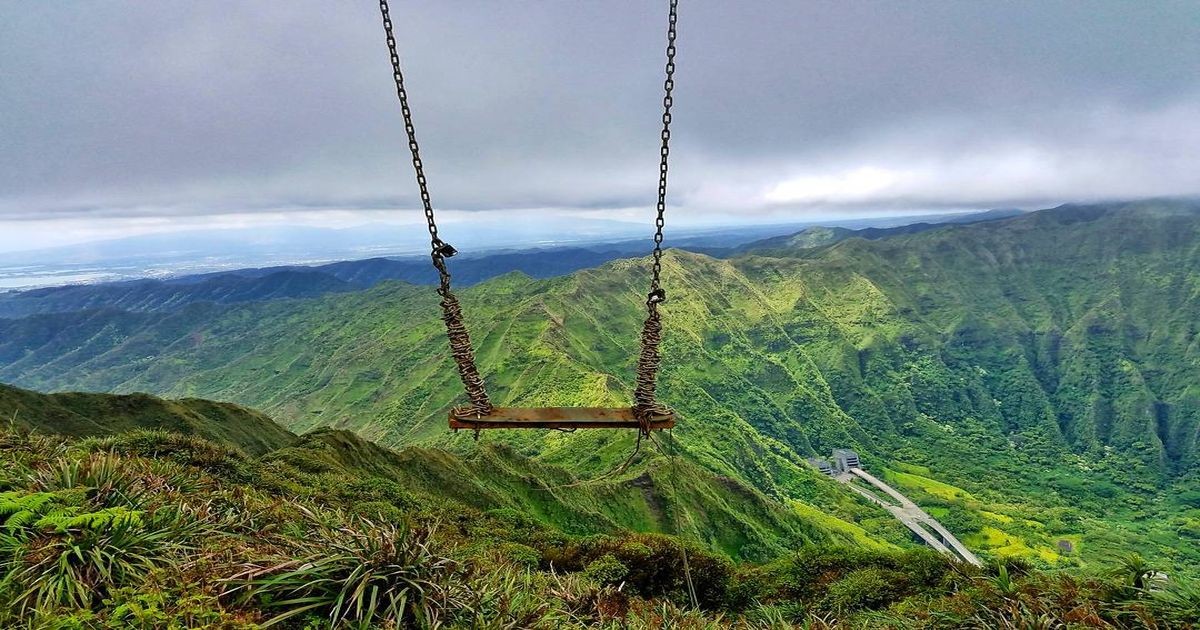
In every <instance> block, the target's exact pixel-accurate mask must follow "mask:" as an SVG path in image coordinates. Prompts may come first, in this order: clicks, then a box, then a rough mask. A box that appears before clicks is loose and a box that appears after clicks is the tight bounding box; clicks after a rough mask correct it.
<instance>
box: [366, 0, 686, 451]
mask: <svg viewBox="0 0 1200 630" xmlns="http://www.w3.org/2000/svg"><path fill="white" fill-rule="evenodd" d="M669 4H670V11H669V19H668V28H667V50H666V53H667V63H666V68H665V70H666V77H665V79H664V81H663V91H664V94H663V101H662V103H663V110H662V132H661V134H660V138H661V139H662V146H661V149H660V151H659V157H660V160H659V168H658V204H657V207H656V211H657V215H656V217H655V222H654V225H655V232H654V250H653V252H652V260H653V264H652V266H651V274H650V292H649V293H648V294H647V296H646V309H647V317H646V320H645V323H644V324H643V327H642V335H641V354H640V355H639V357H638V362H637V386H636V388H635V390H634V395H633V400H634V404H633V406H630V407H535V408H528V407H494V406H492V404H491V401H490V400H489V398H488V395H487V391H486V389H485V387H484V383H483V378H482V377H481V376H480V374H479V369H478V367H476V365H475V352H474V349H473V348H472V346H471V338H470V334H469V333H468V332H467V327H466V324H465V323H464V321H463V314H462V306H461V305H460V304H459V302H458V298H457V297H455V295H454V292H453V291H452V290H451V287H450V271H449V269H448V268H447V266H446V259H447V258H450V257H452V256H454V255H455V254H456V253H458V252H457V250H455V248H454V247H452V246H451V245H450V244H449V243H446V242H445V241H443V240H442V239H441V238H440V237H439V236H438V227H437V222H436V221H435V219H434V212H433V203H432V201H431V200H430V196H429V189H428V186H427V182H426V178H425V169H424V165H423V162H422V161H421V155H420V147H419V145H418V144H417V136H416V131H415V129H414V127H413V120H412V111H411V110H410V109H409V106H408V91H407V90H406V89H405V86H404V73H403V70H402V69H401V67H400V54H399V52H397V46H396V38H395V34H394V32H393V28H392V19H391V13H390V8H389V7H388V0H379V10H380V15H381V17H382V18H383V28H384V33H385V35H386V37H387V47H388V55H389V57H390V58H391V62H392V79H393V80H394V82H395V84H396V97H397V98H398V99H399V101H400V113H401V115H402V116H403V119H404V131H405V135H407V137H408V149H409V152H410V153H411V154H412V164H413V171H414V174H415V175H416V179H417V187H418V189H419V191H420V196H421V206H422V209H423V210H424V213H425V220H426V223H427V226H428V228H429V237H430V257H431V258H432V262H433V266H434V268H435V269H436V270H437V272H438V278H439V282H438V289H437V293H438V295H439V296H441V307H442V321H443V322H445V324H446V337H447V339H448V340H449V342H450V344H449V345H450V354H451V357H452V358H453V359H454V362H455V364H456V365H457V366H458V373H459V377H460V378H461V379H462V383H463V386H464V388H465V389H466V393H467V397H468V398H469V399H470V401H471V404H470V405H469V406H466V407H457V408H454V409H452V410H451V411H450V418H449V420H450V428H451V429H456V430H457V429H468V430H472V431H479V430H482V429H561V430H566V431H573V430H575V429H636V430H638V431H639V432H641V434H642V435H649V433H650V432H651V431H657V430H660V429H670V428H672V427H674V426H675V412H674V411H672V410H670V409H668V408H666V407H664V406H662V405H660V404H658V402H657V400H656V394H655V382H656V380H657V373H658V368H659V364H660V363H661V361H662V356H661V355H660V353H659V345H660V343H661V341H662V320H661V316H660V313H659V312H658V306H659V304H661V303H663V302H665V301H666V299H667V294H666V291H664V290H663V288H662V286H661V284H660V277H659V276H660V273H661V271H662V255H663V252H662V242H663V226H664V225H665V221H664V218H663V216H664V214H665V212H666V209H667V157H668V155H669V154H670V144H669V143H670V139H671V105H672V103H673V102H674V101H673V97H672V91H673V89H674V86H675V80H674V74H675V24H676V12H677V5H678V0H670V3H669Z"/></svg>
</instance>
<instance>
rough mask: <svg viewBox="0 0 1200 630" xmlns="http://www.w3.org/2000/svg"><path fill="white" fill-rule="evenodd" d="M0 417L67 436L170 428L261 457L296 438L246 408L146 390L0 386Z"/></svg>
mask: <svg viewBox="0 0 1200 630" xmlns="http://www.w3.org/2000/svg"><path fill="white" fill-rule="evenodd" d="M0 418H3V419H4V420H6V421H9V422H11V423H12V424H14V425H15V426H18V427H22V428H25V429H34V430H37V431H40V432H45V433H58V434H62V435H68V436H71V437H93V436H96V437H98V436H108V435H117V434H120V433H125V432H129V431H134V430H163V431H171V432H174V433H181V434H183V435H192V436H196V437H201V438H204V439H207V440H212V441H214V442H219V443H222V444H227V445H229V446H232V447H234V448H238V449H240V450H242V451H244V452H245V453H247V454H249V455H262V454H264V453H266V452H268V451H273V450H275V449H279V448H283V447H285V446H289V445H291V444H292V443H293V442H294V441H295V440H296V436H295V434H293V433H291V432H290V431H288V430H286V429H284V428H283V427H281V426H279V425H278V424H276V423H275V422H274V421H272V420H271V419H270V418H268V417H267V416H265V415H263V414H261V413H259V412H257V411H253V410H250V409H246V408H245V407H239V406H238V405H234V404H230V403H221V402H213V401H210V400H201V399H196V398H186V399H182V400H164V399H162V398H158V397H155V396H150V395H147V394H129V395H123V396H116V395H111V394H84V393H77V392H73V393H64V394H41V393H38V392H32V391H28V390H24V389H19V388H16V387H9V386H8V385H4V384H0Z"/></svg>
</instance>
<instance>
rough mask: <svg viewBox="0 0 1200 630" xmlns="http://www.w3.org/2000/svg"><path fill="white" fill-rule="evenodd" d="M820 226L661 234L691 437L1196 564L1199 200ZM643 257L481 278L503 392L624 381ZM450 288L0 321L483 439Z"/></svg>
mask: <svg viewBox="0 0 1200 630" xmlns="http://www.w3.org/2000/svg"><path fill="white" fill-rule="evenodd" d="M803 245H804V247H802V248H797V249H795V250H794V251H793V250H789V249H788V248H786V247H784V248H774V249H771V250H769V251H766V252H759V253H754V252H751V253H748V254H746V255H745V256H742V257H739V258H735V259H730V260H715V259H712V258H708V257H705V256H701V255H697V254H691V253H687V252H680V251H674V252H671V253H670V254H669V255H668V257H667V259H666V261H665V268H664V274H665V285H666V286H667V287H668V288H669V291H670V298H671V300H670V302H669V303H668V305H667V312H668V332H667V339H666V346H665V352H666V355H667V359H668V360H667V362H666V364H665V367H664V372H663V375H662V381H661V392H662V395H663V398H664V399H665V401H666V402H668V403H669V404H671V405H673V406H675V407H676V408H677V409H678V410H679V411H680V412H681V413H682V416H683V422H682V423H681V425H680V428H679V429H677V430H676V432H675V438H677V441H678V444H679V446H680V449H681V451H682V453H683V458H684V459H686V460H688V461H690V462H692V463H693V464H695V465H696V466H697V469H703V470H706V471H708V472H709V473H712V474H716V475H720V476H723V477H727V478H729V479H733V480H735V481H737V482H740V483H741V484H743V485H745V486H748V487H752V488H754V489H755V490H756V491H758V492H760V493H762V494H763V495H765V496H768V497H771V498H774V499H775V500H777V501H779V502H781V503H787V502H788V501H792V500H802V501H805V502H807V503H808V504H809V505H817V506H819V507H821V508H822V509H824V510H825V511H826V512H832V513H835V514H838V515H840V516H848V515H849V514H850V512H852V511H853V509H854V508H852V507H844V506H839V501H840V499H838V498H837V496H835V495H831V494H830V493H829V492H828V490H827V488H826V486H824V485H822V484H821V483H819V482H817V481H816V480H815V478H814V476H813V475H812V474H811V473H810V472H808V470H807V469H806V467H805V466H804V463H803V459H804V458H805V457H807V456H811V455H813V454H824V453H827V452H828V450H829V449H830V448H834V447H841V446H851V447H855V448H857V449H859V450H860V451H861V452H863V453H864V455H865V457H866V462H867V465H868V467H870V468H874V469H876V470H878V471H880V472H884V470H885V469H886V470H888V471H892V478H893V480H894V481H896V483H898V484H900V485H902V486H904V489H905V490H906V491H909V492H912V493H914V494H917V495H918V498H920V499H922V501H923V502H924V504H925V505H928V506H930V507H931V508H936V509H937V510H938V511H939V512H943V514H942V515H941V517H942V518H945V519H946V520H948V521H949V524H950V525H951V529H953V530H955V531H956V532H957V533H960V535H962V536H964V537H967V538H968V539H970V540H974V541H976V542H977V544H979V545H982V546H984V547H985V551H987V550H989V549H990V550H992V555H997V556H1004V555H1012V554H1015V555H1020V556H1024V557H1028V558H1036V559H1038V560H1039V561H1041V562H1047V563H1065V564H1077V563H1083V564H1089V563H1095V562H1098V561H1101V560H1103V559H1105V558H1107V557H1110V556H1111V555H1112V554H1113V553H1116V552H1118V551H1120V550H1124V549H1137V550H1140V551H1142V552H1143V553H1145V554H1146V555H1148V556H1149V557H1152V558H1154V559H1155V560H1156V561H1163V562H1166V563H1167V565H1168V567H1169V568H1171V569H1172V570H1174V571H1190V572H1195V571H1200V550H1198V548H1200V545H1196V544H1190V543H1189V544H1181V541H1194V540H1196V539H1197V537H1198V536H1200V511H1198V508H1200V500H1198V499H1197V492H1200V480H1198V479H1197V472H1196V467H1195V463H1196V461H1197V457H1198V454H1197V448H1198V446H1197V445H1198V442H1200V440H1198V437H1197V431H1198V430H1200V416H1198V414H1200V403H1198V401H1200V391H1198V390H1197V389H1196V388H1197V382H1200V378H1198V373H1197V370H1198V368H1197V365H1198V363H1197V362H1198V361H1200V358H1198V356H1200V336H1198V334H1197V326H1198V325H1200V322H1198V319H1197V317H1196V315H1195V313H1197V312H1200V290H1198V289H1197V287H1198V286H1200V215H1198V214H1197V209H1196V207H1195V206H1194V205H1189V204H1186V203H1174V202H1172V203H1166V202H1163V203H1150V204H1134V205H1113V206H1092V207H1070V206H1068V207H1063V208H1058V209H1054V210H1047V211H1043V212H1038V213H1033V214H1030V215H1026V216H1021V217H1016V218H1011V219H1003V220H997V221H992V222H987V223H981V224H976V225H967V226H950V227H945V228H940V229H935V230H929V231H925V232H922V233H919V234H909V235H900V236H894V237H890V238H884V239H879V240H871V241H868V240H863V239H858V238H849V239H845V240H839V241H837V242H834V243H832V244H830V245H826V246H817V247H812V246H811V245H812V244H811V243H807V242H805V243H803ZM644 284H645V262H644V261H638V260H624V261H615V262H612V263H609V264H607V265H604V266H602V267H599V268H596V269H592V270H586V271H581V272H577V273H575V274H572V275H570V276H567V277H563V278H557V279H552V280H545V281H536V280H532V279H530V278H527V277H524V276H520V275H509V276H504V277H501V278H496V279H493V280H491V281H489V282H485V283H483V284H481V285H478V286H475V287H472V288H470V289H467V290H464V291H463V292H462V299H463V302H464V305H465V308H466V311H467V314H468V318H469V323H470V324H471V326H472V333H473V336H474V339H475V341H476V346H477V348H478V353H479V357H480V363H481V366H482V368H483V371H484V374H485V377H486V379H487V381H488V383H489V387H490V388H491V390H492V392H493V396H494V399H495V400H496V401H497V402H498V403H501V404H513V405H520V404H533V405H537V404H542V405H554V404H583V405H608V404H620V403H623V402H626V401H627V400H628V398H627V395H628V394H627V392H629V391H630V390H631V389H632V380H633V379H632V372H633V358H634V357H635V355H636V344H637V330H638V327H639V326H640V323H641V321H640V319H641V310H640V308H639V305H640V300H641V295H642V293H643V291H644ZM436 313H437V307H436V304H435V296H433V295H431V294H430V292H429V291H427V290H425V289H420V288H415V287H411V286H408V285H402V284H389V285H383V286H380V287H377V288H375V289H373V290H370V291H366V292H361V293H351V294H345V295H339V296H336V297H333V298H327V299H318V300H310V301H298V302H291V303H286V304H284V303H277V304H260V305H252V306H245V307H238V308H228V307H226V308H218V307H209V306H204V305H196V306H194V307H190V308H189V309H184V310H182V311H180V312H177V313H173V314H171V315H169V316H167V315H159V316H146V315H131V314H125V313H107V314H105V313H91V314H79V315H74V316H72V318H69V319H62V318H57V319H56V318H50V317H46V318H28V319H24V320H16V321H13V322H8V323H2V322H0V340H2V341H0V362H3V363H4V367H0V378H6V379H11V380H13V381H14V382H17V383H19V384H22V385H25V386H33V387H39V388H46V389H61V388H83V389H99V390H109V391H133V390H150V391H155V392H160V393H170V394H172V395H185V396H205V397H213V398H217V399H221V400H231V401H236V402H239V403H242V404H248V405H252V406H256V407H259V408H262V409H265V410H267V411H268V412H269V413H271V414H273V415H274V416H276V417H279V418H282V419H285V421H286V422H287V424H288V426H289V428H291V429H293V430H298V431H303V430H308V429H311V428H314V427H319V426H329V427H336V428H342V429H349V430H352V431H355V432H357V433H359V434H360V435H363V436H365V437H368V438H370V439H373V440H376V441H379V442H381V443H385V444H389V445H407V444H420V445H426V446H439V447H445V448H449V449H451V450H454V451H456V452H460V453H470V452H472V450H473V449H474V448H475V447H474V446H473V444H472V443H471V441H470V437H469V436H466V435H457V436H455V435H451V434H448V433H447V432H446V431H445V429H444V415H443V414H444V410H445V409H446V408H447V407H448V406H450V405H452V404H454V403H455V402H456V401H457V400H458V399H459V397H460V396H461V393H460V388H459V385H458V383H457V378H456V376H455V374H454V372H453V368H452V366H451V365H450V363H449V361H448V360H447V358H446V351H445V347H444V338H443V333H442V330H441V323H440V321H439V320H438V319H437V318H436ZM487 439H488V440H489V441H491V442H495V443H503V444H505V445H507V446H508V447H509V448H511V449H512V451H513V452H515V453H519V454H521V455H524V456H529V457H533V458H535V459H536V460H537V461H538V462H539V463H541V464H544V465H547V466H557V467H560V468H562V469H564V470H567V471H569V472H570V473H571V474H572V475H576V476H582V477H587V476H593V475H598V474H601V473H602V472H603V471H606V470H608V469H610V468H612V467H613V466H615V465H616V464H618V463H619V462H620V461H621V460H622V459H623V458H624V457H625V455H626V454H627V453H628V452H629V450H630V448H631V447H632V437H631V436H629V435H622V434H614V433H612V432H593V433H585V432H579V433H576V434H571V435H561V434H544V433H524V434H519V435H495V436H489V437H488V438H487ZM947 488H951V489H947ZM838 496H840V495H838ZM860 520H862V518H861V515H860ZM696 533H697V534H698V535H700V536H702V537H709V536H712V535H713V532H712V531H711V530H707V529H701V528H697V532H696ZM710 542H713V543H714V546H719V545H717V544H715V541H710Z"/></svg>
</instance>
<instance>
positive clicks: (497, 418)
mask: <svg viewBox="0 0 1200 630" xmlns="http://www.w3.org/2000/svg"><path fill="white" fill-rule="evenodd" d="M641 426H642V425H641V423H640V422H639V421H638V418H637V415H636V414H635V413H634V410H633V408H632V407H494V408H492V412H491V413H489V414H488V415H486V416H476V415H475V414H472V413H469V412H466V413H462V412H459V411H458V410H453V411H451V412H450V428H451V429H470V430H472V431H474V430H478V429H563V430H568V431H569V430H574V429H640V428H641ZM673 426H675V414H674V413H661V414H655V415H653V416H651V418H650V427H649V428H650V430H651V431H658V430H661V429H670V428H671V427H673Z"/></svg>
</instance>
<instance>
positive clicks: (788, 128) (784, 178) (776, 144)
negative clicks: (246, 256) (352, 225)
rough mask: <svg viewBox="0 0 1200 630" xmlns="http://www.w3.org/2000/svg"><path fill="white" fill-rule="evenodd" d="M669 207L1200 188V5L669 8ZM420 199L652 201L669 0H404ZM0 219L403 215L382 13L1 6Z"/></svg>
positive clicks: (401, 17)
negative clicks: (422, 172) (421, 176)
mask: <svg viewBox="0 0 1200 630" xmlns="http://www.w3.org/2000/svg"><path fill="white" fill-rule="evenodd" d="M682 5H683V6H682V7H681V17H680V42H679V44H680V59H679V73H678V90H677V101H676V102H677V111H676V118H675V120H676V128H675V129H676V134H675V152H674V154H673V155H674V158H675V162H674V163H673V168H672V198H673V201H674V202H675V203H676V204H677V205H678V207H679V209H678V210H677V213H678V215H682V216H683V217H685V218H686V217H688V216H711V215H727V216H729V217H731V218H734V217H736V216H745V214H746V213H753V214H755V215H761V214H764V213H772V212H774V213H779V214H786V213H795V212H802V211H811V210H813V209H821V210H822V211H830V209H834V210H836V209H839V208H840V209H844V210H846V211H863V210H880V209H884V210H886V209H894V210H912V209H923V208H937V207H989V206H997V205H1010V204H1016V205H1021V204H1039V203H1053V202H1056V201H1066V200H1086V199H1093V198H1105V197H1132V196H1144V195H1165V194H1176V195H1178V194H1200V178H1198V177H1197V176H1196V173H1198V172H1200V150H1197V149H1196V147H1198V146H1200V73H1197V72H1196V68H1197V65H1198V62H1200V37H1198V36H1197V34H1198V32H1200V5H1198V4H1197V3H1195V2H1192V1H1179V2H1167V1H1160V2H1155V3H1129V2H1124V1H1117V0H1113V1H1100V0H1096V1H1093V2H1087V3H1082V2H1074V1H1071V2H1046V1H1036V2H1035V1H1032V0H1029V1H1023V2H1004V3H983V2H941V3H888V2H874V1H872V2H866V1H853V2H757V1H749V2H718V1H716V0H707V1H704V0H682ZM393 14H394V17H395V18H396V25H397V28H398V31H399V33H398V34H399V36H400V40H401V47H402V54H403V57H404V59H405V66H406V73H407V77H408V82H409V88H410V91H411V96H412V104H413V108H414V113H415V115H416V117H417V124H418V133H419V136H420V139H421V142H422V147H423V150H424V153H425V157H426V163H427V167H428V170H429V175H430V178H431V182H432V190H433V194H434V197H435V201H436V203H437V204H438V205H439V206H441V207H446V208H455V209H461V210H468V211H485V210H503V209H511V208H538V207H546V208H556V209H564V208H567V209H570V208H578V209H591V210H595V209H602V208H606V207H613V208H630V207H636V206H639V205H650V204H651V203H652V201H653V194H654V186H655V176H656V162H657V143H658V140H657V126H658V115H659V112H658V108H659V101H660V98H661V96H660V94H659V91H660V89H661V80H662V78H661V73H662V61H663V60H662V48H663V43H664V42H663V36H664V34H663V28H664V26H665V3H664V2H645V1H642V0H613V1H609V2H549V1H545V2H532V1H516V0H513V1H504V2H466V1H463V2H436V3H435V2H405V1H400V0H397V1H396V2H395V3H394V7H393ZM0 15H2V16H3V18H2V19H0V77H3V80H0V221H4V220H8V221H13V220H17V219H24V220H30V219H36V220H43V221H44V220H46V219H49V218H53V217H63V218H73V219H79V218H94V219H97V220H98V219H100V218H104V217H143V218H144V217H154V216H162V217H170V216H185V215H186V216H193V217H194V216H196V215H205V214H230V213H244V212H260V211H277V210H279V209H281V208H282V209H293V208H294V209H303V210H304V211H306V212H309V211H311V210H312V209H314V208H317V209H319V208H330V209H338V210H343V209H352V208H372V209H374V208H379V207H386V206H398V207H407V208H411V207H413V206H414V205H415V194H414V193H415V190H414V185H413V183H412V175H411V173H410V172H409V167H408V164H407V157H406V155H405V153H404V150H405V147H404V144H403V135H402V129H401V128H400V125H399V116H398V111H397V106H396V104H395V102H394V98H395V97H394V93H393V88H392V86H391V85H390V77H389V75H390V70H389V67H388V61H387V58H386V54H385V50H384V47H383V42H382V34H381V27H380V25H379V18H378V15H377V13H376V8H375V6H374V5H373V3H371V2H331V1H329V0H323V1H320V2H318V1H315V0H312V1H297V2H288V3H266V2H256V3H245V2H233V1H209V2H203V3H197V2H190V1H183V0H167V1H160V2H153V3H148V2H128V3H123V2H75V3H53V4H51V3H38V4H31V3H25V2H0Z"/></svg>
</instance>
